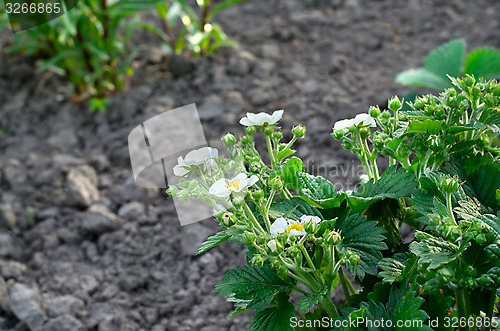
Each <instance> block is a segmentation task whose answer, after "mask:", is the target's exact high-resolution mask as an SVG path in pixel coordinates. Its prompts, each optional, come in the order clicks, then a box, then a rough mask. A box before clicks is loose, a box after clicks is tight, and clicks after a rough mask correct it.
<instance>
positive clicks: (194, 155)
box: [174, 147, 219, 177]
mask: <svg viewBox="0 0 500 331" xmlns="http://www.w3.org/2000/svg"><path fill="white" fill-rule="evenodd" d="M218 157H219V151H218V150H217V149H216V148H212V147H202V148H199V149H197V150H194V151H191V152H189V153H187V154H186V156H185V157H184V158H183V157H182V156H179V158H178V159H177V165H176V166H175V167H174V175H176V176H179V177H184V176H186V175H187V174H189V173H190V172H191V171H192V170H193V169H192V167H193V166H200V165H202V166H203V169H204V170H207V169H209V168H214V167H216V166H217V163H216V162H215V159H216V158H218Z"/></svg>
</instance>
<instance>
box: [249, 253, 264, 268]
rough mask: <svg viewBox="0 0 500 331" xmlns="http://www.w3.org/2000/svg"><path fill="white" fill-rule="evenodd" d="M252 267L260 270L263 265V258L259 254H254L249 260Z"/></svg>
mask: <svg viewBox="0 0 500 331" xmlns="http://www.w3.org/2000/svg"><path fill="white" fill-rule="evenodd" d="M250 263H251V264H252V266H254V267H257V268H260V267H262V266H263V265H264V258H263V257H262V255H260V254H255V255H254V256H253V257H252V259H251V260H250Z"/></svg>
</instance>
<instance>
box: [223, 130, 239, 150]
mask: <svg viewBox="0 0 500 331" xmlns="http://www.w3.org/2000/svg"><path fill="white" fill-rule="evenodd" d="M222 142H223V143H224V145H226V146H227V147H233V146H234V144H236V137H235V136H234V135H232V134H230V133H226V134H225V135H224V137H222Z"/></svg>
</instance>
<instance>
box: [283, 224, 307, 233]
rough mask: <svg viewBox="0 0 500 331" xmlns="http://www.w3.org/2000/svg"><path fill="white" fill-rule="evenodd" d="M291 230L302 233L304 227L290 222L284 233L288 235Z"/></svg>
mask: <svg viewBox="0 0 500 331" xmlns="http://www.w3.org/2000/svg"><path fill="white" fill-rule="evenodd" d="M292 230H297V231H304V225H303V224H302V223H299V222H291V224H288V225H287V226H286V231H287V232H288V233H290V231H292Z"/></svg>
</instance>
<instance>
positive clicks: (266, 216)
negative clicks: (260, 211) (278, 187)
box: [264, 190, 275, 232]
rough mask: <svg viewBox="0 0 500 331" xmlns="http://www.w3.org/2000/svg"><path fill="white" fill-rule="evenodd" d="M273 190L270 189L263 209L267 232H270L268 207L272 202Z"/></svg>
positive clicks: (269, 207)
mask: <svg viewBox="0 0 500 331" xmlns="http://www.w3.org/2000/svg"><path fill="white" fill-rule="evenodd" d="M274 192H275V191H274V190H271V194H270V195H269V198H268V199H267V202H266V206H265V209H264V215H265V217H264V218H265V220H266V226H267V231H269V232H271V220H270V219H269V209H271V204H272V203H273V198H274Z"/></svg>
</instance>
